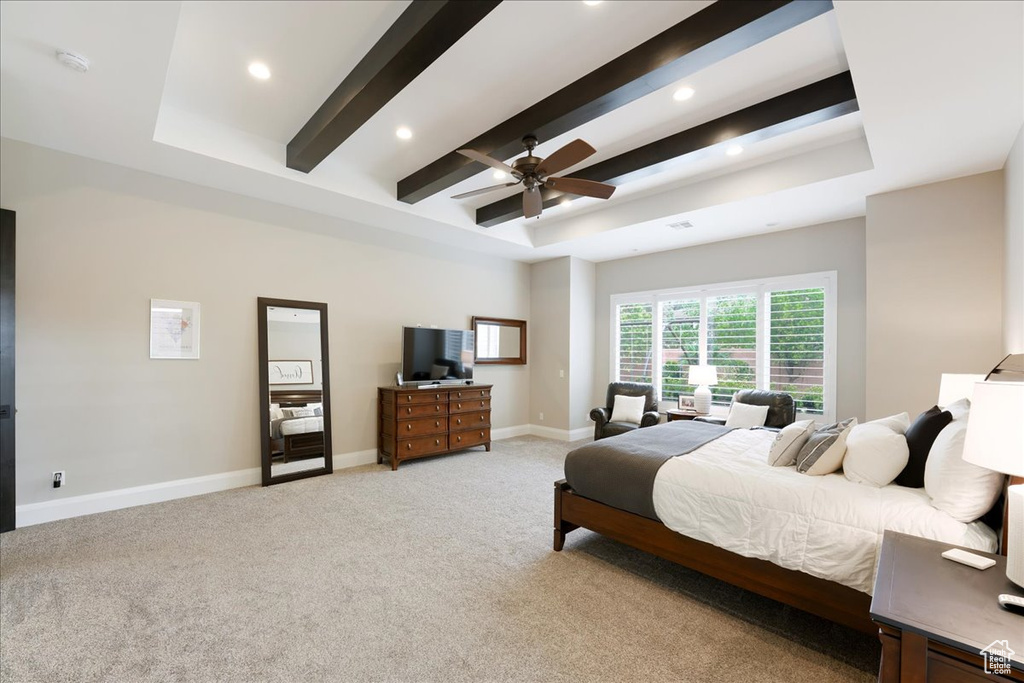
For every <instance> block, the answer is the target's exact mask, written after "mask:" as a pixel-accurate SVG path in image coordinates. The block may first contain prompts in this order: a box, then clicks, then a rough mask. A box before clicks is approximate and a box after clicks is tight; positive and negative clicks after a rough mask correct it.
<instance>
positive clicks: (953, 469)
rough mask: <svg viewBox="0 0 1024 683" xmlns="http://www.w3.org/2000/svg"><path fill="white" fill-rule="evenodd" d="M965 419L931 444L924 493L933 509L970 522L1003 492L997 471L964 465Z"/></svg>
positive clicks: (983, 512)
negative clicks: (929, 499) (930, 498)
mask: <svg viewBox="0 0 1024 683" xmlns="http://www.w3.org/2000/svg"><path fill="white" fill-rule="evenodd" d="M966 435H967V420H966V419H961V420H954V421H952V422H950V423H949V424H948V425H946V426H945V427H944V428H943V430H942V431H941V432H939V435H938V436H937V437H936V438H935V442H934V443H932V447H931V450H929V451H928V460H927V461H925V465H924V490H925V491H926V492H927V493H928V495H929V496H931V497H932V507H935V508H937V509H939V510H942V511H943V512H946V513H948V514H949V516H950V517H952V518H953V519H955V520H957V521H958V522H973V521H974V520H976V519H978V518H979V517H981V516H982V515H983V514H985V513H986V512H988V511H989V510H990V509H991V508H992V506H993V505H995V502H996V499H997V498H999V493H1000V492H1001V491H1002V490H1003V475H1002V473H1000V472H994V471H992V470H988V469H985V468H984V467H978V466H977V465H973V464H971V463H969V462H964V459H963V453H964V437H965V436H966Z"/></svg>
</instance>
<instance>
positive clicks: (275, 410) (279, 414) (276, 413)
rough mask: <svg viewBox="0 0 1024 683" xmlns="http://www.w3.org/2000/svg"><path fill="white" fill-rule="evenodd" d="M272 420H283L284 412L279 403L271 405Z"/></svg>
mask: <svg viewBox="0 0 1024 683" xmlns="http://www.w3.org/2000/svg"><path fill="white" fill-rule="evenodd" d="M270 419H271V420H283V419H284V411H283V410H281V405H280V404H278V403H271V404H270Z"/></svg>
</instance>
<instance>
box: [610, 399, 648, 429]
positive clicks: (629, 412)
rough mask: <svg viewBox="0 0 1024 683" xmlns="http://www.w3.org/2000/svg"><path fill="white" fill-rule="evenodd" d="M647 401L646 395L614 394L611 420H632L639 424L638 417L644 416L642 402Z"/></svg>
mask: <svg viewBox="0 0 1024 683" xmlns="http://www.w3.org/2000/svg"><path fill="white" fill-rule="evenodd" d="M645 403H647V397H646V396H625V395H623V394H616V395H615V403H613V404H612V406H613V407H612V419H611V421H612V422H632V423H633V424H636V425H638V424H640V418H642V417H643V416H644V404H645Z"/></svg>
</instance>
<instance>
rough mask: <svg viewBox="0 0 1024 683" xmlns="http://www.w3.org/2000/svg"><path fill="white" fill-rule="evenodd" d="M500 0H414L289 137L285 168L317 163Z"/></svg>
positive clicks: (311, 166) (306, 170) (306, 169)
mask: <svg viewBox="0 0 1024 683" xmlns="http://www.w3.org/2000/svg"><path fill="white" fill-rule="evenodd" d="M500 3H501V0H474V2H460V1H459V0H413V2H412V4H410V5H409V6H408V7H407V8H406V10H405V11H404V12H402V16H400V17H398V19H397V20H396V21H395V23H394V24H392V25H391V27H390V28H389V29H388V30H387V31H386V32H385V33H384V35H383V36H382V37H381V39H380V40H378V41H377V42H376V43H375V44H374V46H373V47H372V48H370V51H369V52H367V53H366V56H365V57H363V58H362V60H360V62H359V63H358V64H357V65H356V67H355V68H354V69H352V72H351V73H350V74H349V75H348V76H346V77H345V80H343V81H342V82H341V85H339V86H338V87H337V89H336V90H335V91H334V92H333V93H331V96H330V97H328V98H327V100H326V101H325V102H324V103H323V104H322V105H320V108H319V109H317V111H316V113H315V114H313V116H312V117H311V118H310V119H309V121H307V122H306V124H305V125H304V126H303V127H302V129H301V130H300V131H299V132H298V133H297V134H296V135H295V137H294V138H292V141H291V142H289V143H288V152H287V165H288V168H293V169H295V170H296V171H302V172H303V173H309V172H310V171H312V170H313V169H314V168H316V166H317V165H318V164H319V163H320V162H321V161H323V160H324V159H326V158H327V156H328V155H330V153H331V152H333V151H334V150H336V149H337V148H338V146H339V145H341V143H343V142H344V141H345V140H347V139H348V137H349V136H350V135H352V133H354V132H356V131H357V130H359V127H360V126H362V125H363V124H364V123H366V122H367V121H368V120H369V119H370V117H372V116H373V115H374V114H376V113H377V112H378V111H379V110H380V109H381V108H382V107H383V106H384V105H385V104H387V103H388V102H389V101H391V98H393V97H394V96H395V95H397V94H398V93H400V92H401V91H402V89H403V88H405V86H407V85H409V83H411V82H412V80H413V79H414V78H416V77H417V76H419V75H420V74H421V73H422V72H423V70H424V69H426V68H427V67H428V66H430V65H431V64H433V63H434V60H436V59H437V58H438V57H440V56H441V55H442V54H444V53H445V51H446V50H447V49H448V48H450V47H451V46H452V45H454V44H455V43H456V42H458V40H459V39H460V38H461V37H462V36H464V35H466V33H468V32H469V30H470V29H471V28H473V27H474V26H476V25H477V23H478V22H479V21H480V20H481V19H483V18H484V17H485V16H487V15H488V14H489V13H490V12H491V10H493V9H494V8H495V7H497V6H498V5H499V4H500Z"/></svg>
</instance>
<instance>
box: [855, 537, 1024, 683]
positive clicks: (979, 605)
mask: <svg viewBox="0 0 1024 683" xmlns="http://www.w3.org/2000/svg"><path fill="white" fill-rule="evenodd" d="M955 547H957V546H954V545H950V544H948V543H938V542H936V541H929V540H928V539H924V538H918V537H917V536H908V535H906V534H899V533H896V532H893V531H886V532H885V537H884V538H883V540H882V551H881V555H880V557H879V560H878V575H877V576H876V578H875V592H874V597H873V598H872V600H871V618H872V619H873V620H874V622H875V623H876V624H878V637H879V639H880V640H881V641H882V664H881V667H880V669H879V672H878V680H879V683H928V682H933V683H942V682H946V681H948V682H950V683H952V682H954V681H964V682H967V683H969V682H971V681H978V682H979V683H981V682H982V681H988V683H994V682H995V681H1024V617H1021V616H1020V615H1017V614H1013V613H1012V612H1008V611H1006V610H1004V609H1003V608H1001V607H1000V606H999V603H997V602H996V596H997V595H999V594H1000V593H1011V594H1013V595H1020V594H1021V590H1020V589H1019V588H1017V587H1016V586H1014V585H1013V583H1011V582H1010V580H1009V579H1007V578H1006V558H1005V557H1002V556H999V555H991V554H989V553H982V552H978V551H975V550H970V552H972V553H977V554H978V555H984V556H986V557H991V558H992V559H994V560H996V564H995V566H993V567H989V568H988V569H985V570H983V571H978V570H977V569H972V568H971V567H967V566H964V565H962V564H958V563H956V562H952V561H950V560H947V559H945V558H943V557H942V553H943V552H945V551H946V550H949V549H950V548H955ZM965 550H967V549H966V548H965ZM991 647H994V648H996V649H999V648H1008V649H1010V650H1012V651H1013V652H1012V654H1010V655H1009V660H1010V666H1009V671H1008V673H1004V674H1003V675H998V674H988V673H985V670H986V666H987V664H988V660H987V658H986V655H985V654H984V653H985V651H986V650H988V649H989V648H991ZM994 656H995V655H994ZM995 661H996V660H995V659H993V662H995ZM1000 666H1001V665H1000Z"/></svg>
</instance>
